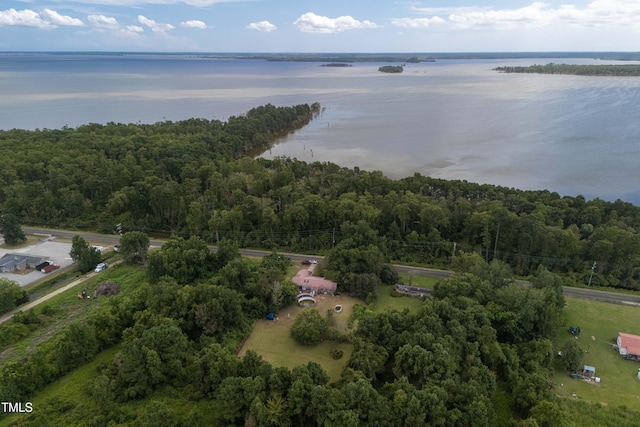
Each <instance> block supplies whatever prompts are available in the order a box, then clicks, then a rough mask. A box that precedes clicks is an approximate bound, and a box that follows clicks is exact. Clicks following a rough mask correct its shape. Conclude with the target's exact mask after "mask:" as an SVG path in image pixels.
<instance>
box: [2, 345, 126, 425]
mask: <svg viewBox="0 0 640 427" xmlns="http://www.w3.org/2000/svg"><path fill="white" fill-rule="evenodd" d="M119 349H120V346H115V347H112V348H110V349H107V350H104V351H102V352H101V353H100V354H98V355H97V356H96V358H95V359H94V360H92V361H91V362H89V363H87V364H86V365H83V366H81V367H79V368H77V369H74V370H73V371H71V372H69V373H68V374H67V375H65V376H64V377H62V378H60V379H59V380H57V381H54V382H53V383H51V384H50V385H48V386H46V387H45V388H44V389H43V390H42V391H40V392H37V393H36V395H35V396H34V397H32V398H31V399H30V402H31V403H32V406H33V412H34V413H36V412H38V410H39V409H40V410H45V408H51V407H52V406H56V407H59V406H64V407H71V408H75V407H76V406H78V405H85V404H86V403H87V402H86V401H87V396H86V394H85V391H84V390H85V386H86V384H87V383H88V381H89V380H91V378H92V377H93V376H94V375H95V372H96V368H97V367H98V366H99V365H100V364H101V363H106V362H108V361H110V360H111V359H112V358H113V356H114V355H115V354H116V353H117V352H118V350H119ZM51 409H53V408H51ZM52 412H53V411H52ZM55 412H58V411H55ZM58 416H60V414H58V413H57V414H56V417H58ZM22 417H24V418H28V415H20V414H15V415H10V416H8V417H6V418H4V419H2V420H0V427H3V426H8V425H10V424H11V422H13V421H16V420H19V419H23V418H22ZM60 419H62V418H60ZM19 425H29V423H28V422H27V423H26V424H19Z"/></svg>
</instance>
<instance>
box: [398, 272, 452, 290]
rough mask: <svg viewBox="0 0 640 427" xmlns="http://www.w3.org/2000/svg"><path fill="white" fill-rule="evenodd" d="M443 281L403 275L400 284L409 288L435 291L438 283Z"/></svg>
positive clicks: (427, 277)
mask: <svg viewBox="0 0 640 427" xmlns="http://www.w3.org/2000/svg"><path fill="white" fill-rule="evenodd" d="M440 280H442V279H438V278H435V277H429V276H417V275H414V274H401V275H400V283H402V284H403V285H408V286H417V287H419V288H427V289H433V288H434V286H435V285H436V283H438V282H439V281H440Z"/></svg>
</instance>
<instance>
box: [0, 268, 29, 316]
mask: <svg viewBox="0 0 640 427" xmlns="http://www.w3.org/2000/svg"><path fill="white" fill-rule="evenodd" d="M25 295H26V292H25V291H24V290H23V289H22V288H21V287H20V285H19V284H18V282H15V281H13V280H9V279H7V278H5V277H0V314H3V313H6V312H7V311H10V310H12V309H13V308H15V307H16V301H18V300H20V299H22V298H24V296H25Z"/></svg>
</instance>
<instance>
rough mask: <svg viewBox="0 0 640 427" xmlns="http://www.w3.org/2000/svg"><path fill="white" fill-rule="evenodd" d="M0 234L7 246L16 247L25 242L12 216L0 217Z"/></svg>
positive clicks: (16, 219) (15, 218) (25, 238)
mask: <svg viewBox="0 0 640 427" xmlns="http://www.w3.org/2000/svg"><path fill="white" fill-rule="evenodd" d="M0 233H2V235H3V236H4V241H5V243H6V244H7V245H17V244H18V243H22V242H24V241H25V240H27V237H26V236H25V235H24V233H23V232H22V228H20V222H19V221H18V218H17V217H16V216H15V215H13V214H4V215H1V216H0Z"/></svg>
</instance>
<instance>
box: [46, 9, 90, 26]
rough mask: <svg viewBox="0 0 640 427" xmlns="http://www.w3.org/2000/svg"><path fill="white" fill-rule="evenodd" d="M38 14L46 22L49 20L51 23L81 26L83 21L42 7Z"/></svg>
mask: <svg viewBox="0 0 640 427" xmlns="http://www.w3.org/2000/svg"><path fill="white" fill-rule="evenodd" d="M40 16H41V17H42V18H43V19H44V20H45V21H47V22H50V23H51V24H53V25H64V26H71V27H82V26H83V25H84V22H82V21H81V20H80V19H77V18H72V17H70V16H64V15H60V14H59V13H58V12H56V11H55V10H51V9H44V10H43V11H42V13H40Z"/></svg>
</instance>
